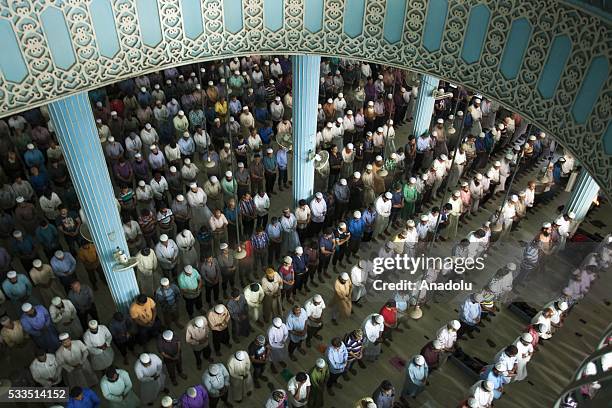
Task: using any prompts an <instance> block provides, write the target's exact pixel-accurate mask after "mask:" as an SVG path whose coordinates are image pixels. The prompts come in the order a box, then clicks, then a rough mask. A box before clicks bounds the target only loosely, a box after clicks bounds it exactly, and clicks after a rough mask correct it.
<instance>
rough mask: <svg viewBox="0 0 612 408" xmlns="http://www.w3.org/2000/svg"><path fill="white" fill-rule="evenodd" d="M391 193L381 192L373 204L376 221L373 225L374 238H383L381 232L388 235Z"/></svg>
mask: <svg viewBox="0 0 612 408" xmlns="http://www.w3.org/2000/svg"><path fill="white" fill-rule="evenodd" d="M392 197H393V195H392V194H391V193H390V192H389V191H387V192H386V193H383V194H381V195H380V196H379V197H378V198H377V199H376V203H375V204H374V206H375V208H376V213H377V216H376V223H375V225H374V238H375V239H376V238H383V234H384V235H386V236H388V235H389V231H388V228H389V223H390V216H391V206H392V202H391V198H392Z"/></svg>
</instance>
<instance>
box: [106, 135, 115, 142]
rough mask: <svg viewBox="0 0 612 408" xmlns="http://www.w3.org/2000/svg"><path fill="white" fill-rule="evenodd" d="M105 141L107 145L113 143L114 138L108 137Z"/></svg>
mask: <svg viewBox="0 0 612 408" xmlns="http://www.w3.org/2000/svg"><path fill="white" fill-rule="evenodd" d="M106 140H108V142H109V143H113V142H114V141H115V138H114V137H112V136H109V137H108V139H106Z"/></svg>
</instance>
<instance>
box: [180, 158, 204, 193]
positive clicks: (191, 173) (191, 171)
mask: <svg viewBox="0 0 612 408" xmlns="http://www.w3.org/2000/svg"><path fill="white" fill-rule="evenodd" d="M199 173H200V169H199V167H198V166H197V165H196V164H195V163H193V162H192V161H191V159H190V158H189V157H185V159H184V160H183V166H182V167H181V178H182V179H183V182H184V183H185V184H186V185H187V186H190V187H191V183H194V182H196V181H197V177H198V174H199Z"/></svg>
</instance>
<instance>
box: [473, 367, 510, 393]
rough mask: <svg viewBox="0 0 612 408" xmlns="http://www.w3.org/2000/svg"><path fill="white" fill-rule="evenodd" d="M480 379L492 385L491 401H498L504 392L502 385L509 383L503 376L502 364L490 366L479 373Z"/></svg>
mask: <svg viewBox="0 0 612 408" xmlns="http://www.w3.org/2000/svg"><path fill="white" fill-rule="evenodd" d="M480 379H481V380H483V381H486V382H490V383H491V384H493V390H492V391H493V399H499V398H500V397H501V396H502V394H503V392H504V385H505V384H507V383H509V382H510V381H509V380H508V379H507V378H506V377H505V376H504V364H501V363H497V364H490V365H488V366H485V368H484V370H483V371H482V372H481V373H480Z"/></svg>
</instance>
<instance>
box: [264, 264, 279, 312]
mask: <svg viewBox="0 0 612 408" xmlns="http://www.w3.org/2000/svg"><path fill="white" fill-rule="evenodd" d="M261 287H262V289H263V292H264V295H265V296H264V299H263V319H264V321H265V322H266V323H268V322H269V321H270V319H271V318H272V316H280V315H282V314H283V306H282V301H281V293H282V289H283V278H282V277H281V276H280V274H279V273H278V272H276V271H275V270H274V269H272V268H268V269H266V275H265V276H264V277H263V278H262V279H261Z"/></svg>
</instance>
